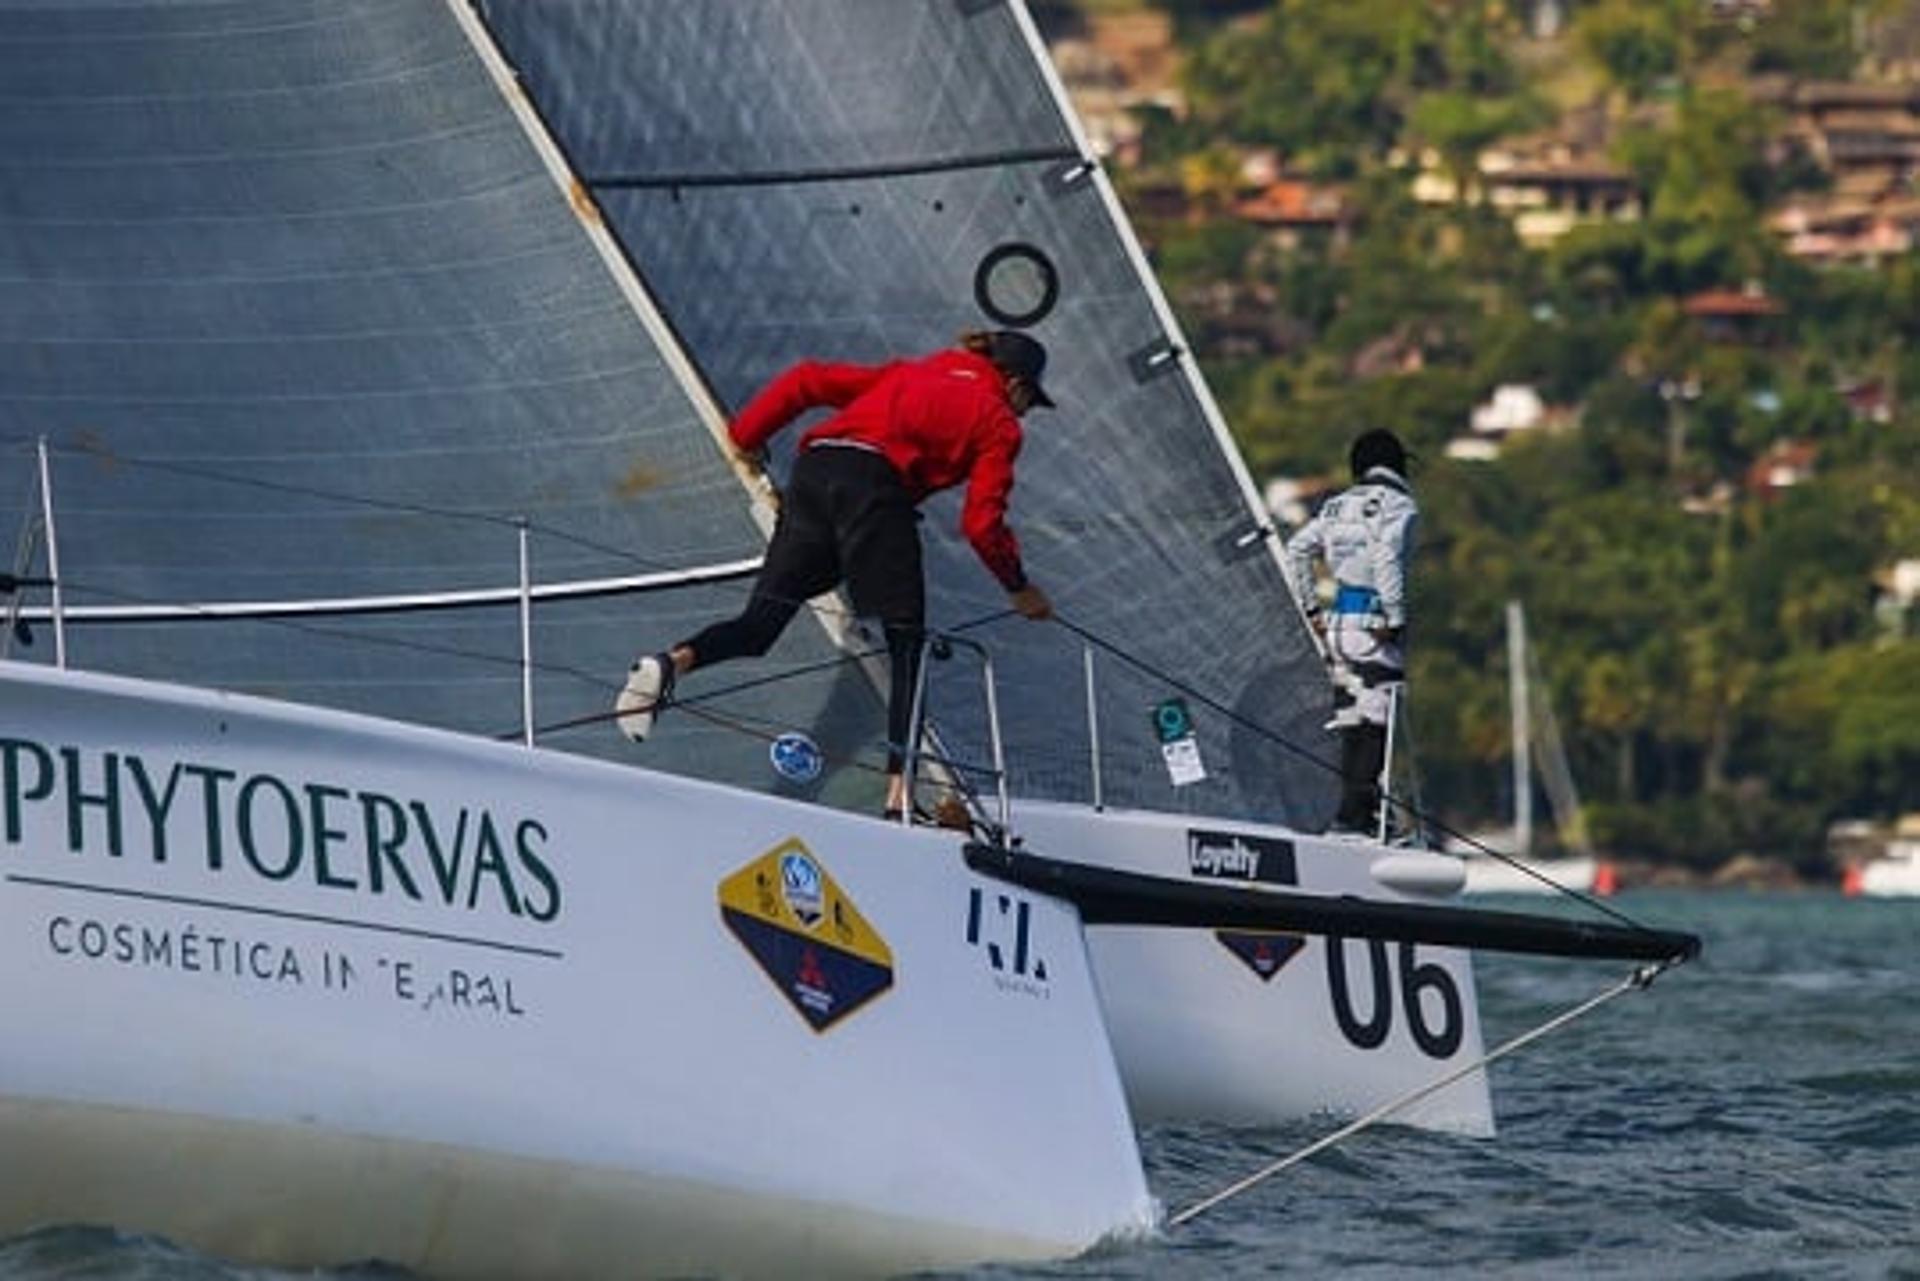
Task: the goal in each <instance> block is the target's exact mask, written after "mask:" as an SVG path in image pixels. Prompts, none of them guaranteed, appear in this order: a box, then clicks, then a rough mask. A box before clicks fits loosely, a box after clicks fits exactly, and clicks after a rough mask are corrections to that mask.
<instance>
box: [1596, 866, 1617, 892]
mask: <svg viewBox="0 0 1920 1281" xmlns="http://www.w3.org/2000/svg"><path fill="white" fill-rule="evenodd" d="M1619 888H1620V878H1619V877H1618V876H1617V875H1615V873H1614V870H1613V864H1611V863H1608V862H1606V861H1605V860H1602V861H1601V863H1600V865H1599V866H1598V867H1596V868H1594V869H1593V892H1594V893H1595V894H1598V895H1599V896H1600V897H1601V898H1606V897H1608V896H1609V895H1611V894H1613V893H1614V892H1615V891H1617V890H1618V889H1619Z"/></svg>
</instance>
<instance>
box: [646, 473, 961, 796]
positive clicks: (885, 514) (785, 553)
mask: <svg viewBox="0 0 1920 1281" xmlns="http://www.w3.org/2000/svg"><path fill="white" fill-rule="evenodd" d="M918 522H919V513H918V512H916V511H915V510H914V506H913V499H912V498H911V497H909V496H908V494H907V490H906V486H904V485H902V484H901V483H900V475H899V473H898V472H896V471H894V469H893V464H891V463H889V462H888V461H887V460H886V459H885V458H883V457H882V456H881V455H879V454H877V453H874V452H873V451H871V450H866V449H857V448H853V447H851V446H836V445H815V446H814V447H813V448H811V449H808V450H806V451H804V452H803V453H801V455H800V457H799V460H798V461H797V462H795V463H794V466H793V477H792V479H791V481H790V482H789V483H788V485H787V489H786V492H785V493H784V494H783V495H781V502H780V517H779V519H778V520H777V521H776V522H775V523H774V527H773V541H772V542H770V543H769V544H768V545H767V558H766V560H765V562H764V563H763V564H762V565H761V567H760V577H759V579H758V580H757V581H756V582H755V583H754V585H753V595H752V596H751V597H750V598H748V600H747V607H746V608H745V609H744V610H742V611H741V612H740V614H739V616H738V617H735V618H730V619H728V620H727V621H725V622H722V623H715V624H714V625H713V626H711V627H708V628H706V629H704V630H703V631H701V632H699V633H698V634H696V635H694V636H693V637H691V638H689V639H688V640H686V641H685V642H683V643H684V644H685V645H686V646H687V647H688V648H689V649H691V650H692V651H693V659H694V664H695V666H698V667H705V666H707V665H709V664H711V663H722V662H725V661H727V660H728V659H730V658H757V657H759V656H760V655H762V654H764V653H766V652H767V650H768V649H770V648H772V646H773V642H774V640H775V639H776V638H777V637H778V636H779V635H780V633H781V632H782V631H784V630H786V626H787V624H788V623H790V622H792V621H793V616H794V614H795V613H796V612H797V611H798V610H799V608H800V606H801V605H803V604H805V603H806V602H807V601H809V600H811V599H812V598H813V597H815V596H818V595H820V594H821V593H822V592H826V591H831V590H832V589H833V588H835V587H838V586H839V585H840V584H841V583H843V582H844V583H846V585H847V591H848V594H849V595H851V596H852V597H853V610H854V613H856V614H859V615H860V616H862V617H865V618H878V619H879V620H880V622H881V625H882V627H884V628H885V630H886V636H887V655H888V658H889V660H890V661H889V665H890V667H891V668H892V683H891V688H890V690H889V692H888V699H887V768H888V769H889V770H891V771H894V772H898V771H899V769H900V768H901V765H902V763H903V760H904V751H905V744H906V741H907V734H908V731H909V729H910V728H911V727H910V726H909V725H908V721H909V720H911V719H912V717H913V687H914V681H915V678H916V677H917V675H918V674H919V670H920V641H921V635H922V630H923V628H924V625H925V622H926V614H927V600H926V584H925V583H924V582H923V581H922V578H921V568H920V530H919V527H918Z"/></svg>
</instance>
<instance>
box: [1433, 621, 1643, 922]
mask: <svg viewBox="0 0 1920 1281" xmlns="http://www.w3.org/2000/svg"><path fill="white" fill-rule="evenodd" d="M1506 625H1507V689H1508V706H1509V708H1510V711H1511V714H1512V722H1513V733H1512V739H1513V757H1512V768H1513V829H1512V831H1511V832H1507V833H1495V834H1492V835H1490V836H1488V837H1487V838H1485V840H1484V841H1476V842H1475V843H1474V844H1475V845H1486V846H1488V847H1490V848H1491V849H1493V850H1494V851H1496V852H1497V853H1498V854H1499V857H1494V856H1492V855H1490V854H1488V853H1487V852H1486V850H1484V849H1482V850H1476V849H1474V847H1473V846H1472V845H1462V846H1458V847H1457V848H1458V849H1459V850H1460V852H1461V853H1462V854H1463V855H1465V857H1466V868H1467V883H1466V889H1467V892H1468V893H1470V894H1557V893H1560V892H1561V891H1563V890H1578V891H1583V892H1584V891H1595V892H1598V893H1602V894H1605V893H1611V892H1612V880H1613V873H1612V869H1611V868H1610V867H1608V866H1607V865H1606V864H1604V863H1603V862H1602V861H1601V860H1600V859H1599V858H1598V857H1597V856H1596V855H1595V854H1594V852H1593V847H1592V845H1591V844H1590V843H1589V842H1588V841H1587V836H1586V823H1585V821H1584V819H1583V817H1582V815H1581V811H1580V798H1579V795H1578V794H1577V793H1576V792H1575V790H1574V785H1573V774H1572V772H1571V771H1570V770H1569V769H1568V768H1567V756H1566V749H1565V747H1564V746H1563V745H1562V743H1561V740H1560V732H1559V727H1558V725H1557V724H1556V723H1555V722H1554V719H1553V708H1552V706H1551V705H1550V704H1549V703H1548V702H1547V701H1546V698H1545V695H1544V693H1542V694H1539V695H1536V694H1535V693H1534V690H1535V688H1536V687H1537V688H1539V689H1541V690H1544V689H1545V685H1544V683H1543V682H1541V681H1540V680H1539V674H1538V672H1537V671H1536V670H1535V663H1534V658H1533V651H1532V649H1531V648H1530V647H1529V646H1528V644H1527V618H1526V613H1525V611H1524V610H1523V609H1522V608H1521V606H1520V602H1519V601H1508V602H1507V608H1506ZM1536 702H1537V703H1538V705H1539V708H1540V713H1541V714H1540V715H1539V716H1538V717H1537V718H1536V716H1535V715H1534V706H1535V704H1536ZM1536 746H1537V747H1538V748H1539V749H1540V752H1541V757H1542V760H1541V764H1540V776H1541V778H1542V780H1543V781H1544V782H1545V784H1546V789H1545V790H1546V794H1547V800H1548V804H1549V805H1551V806H1552V809H1553V818H1554V824H1555V827H1556V829H1557V830H1558V832H1559V833H1560V838H1561V840H1562V841H1563V842H1564V843H1565V845H1566V850H1565V852H1564V853H1559V854H1555V855H1552V856H1550V857H1539V856H1537V855H1536V854H1535V852H1534V830H1533V784H1534V765H1533V753H1534V750H1535V748H1536Z"/></svg>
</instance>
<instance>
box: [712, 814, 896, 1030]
mask: <svg viewBox="0 0 1920 1281" xmlns="http://www.w3.org/2000/svg"><path fill="white" fill-rule="evenodd" d="M720 918H721V919H722V920H724V921H725V922H726V923H727V928H728V929H729V930H732V931H733V936H734V937H735V938H737V939H739V940H740V944H741V946H742V947H744V948H746V949H747V954H748V955H749V956H751V957H753V959H754V960H755V961H757V962H758V963H759V965H760V968H761V969H762V970H764V971H766V975H767V977H768V978H770V979H772V980H773V982H774V986H776V987H778V988H779V989H780V991H781V993H782V994H783V995H785V997H786V998H787V1000H788V1002H789V1003H791V1004H792V1006H793V1008H794V1009H795V1010H797V1011H799V1013H800V1017H801V1018H803V1019H805V1020H806V1021H807V1024H808V1025H809V1026H810V1027H812V1028H813V1030H814V1031H816V1032H824V1031H826V1030H827V1029H828V1028H829V1027H831V1026H832V1025H833V1024H834V1023H836V1022H838V1021H839V1020H840V1019H843V1018H845V1017H846V1016H847V1015H849V1014H851V1013H853V1012H854V1011H855V1010H857V1009H859V1008H860V1007H861V1006H862V1005H865V1004H866V1003H867V1002H868V1001H871V1000H873V998H875V997H876V996H879V995H880V994H881V993H882V992H885V991H886V990H887V989H888V988H890V987H892V986H893V952H892V951H891V950H890V949H889V948H888V947H887V941H886V940H885V939H883V938H881V937H880V934H879V931H877V930H875V929H874V928H873V926H871V925H869V924H868V923H867V919H866V918H865V917H864V916H861V915H860V911H859V909H858V908H856V907H854V905H853V900H852V899H850V898H848V897H847V895H846V891H844V890H842V889H841V888H840V886H839V885H838V884H836V883H835V882H834V879H833V878H832V877H831V876H829V875H827V870H826V868H825V867H823V866H821V864H820V860H819V859H817V858H815V857H814V856H813V851H811V850H809V849H808V848H807V847H806V845H805V844H804V843H802V842H801V840H800V838H799V837H793V838H790V839H788V840H786V841H783V842H781V843H780V844H779V845H776V846H774V847H773V848H772V849H770V850H768V851H767V852H766V853H765V854H762V855H761V856H760V857H759V858H757V859H755V860H753V862H751V863H749V864H747V865H746V866H745V867H743V868H741V869H740V870H739V871H737V872H735V873H734V874H733V875H732V876H729V877H728V878H727V879H726V880H724V881H722V882H720Z"/></svg>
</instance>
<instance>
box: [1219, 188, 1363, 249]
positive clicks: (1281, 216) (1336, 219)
mask: <svg viewBox="0 0 1920 1281" xmlns="http://www.w3.org/2000/svg"><path fill="white" fill-rule="evenodd" d="M1233 212H1234V214H1235V215H1236V216H1238V217H1239V218H1241V219H1242V220H1243V221H1245V222H1249V223H1251V224H1253V225H1254V226H1256V227H1261V228H1264V229H1265V230H1266V231H1267V233H1268V236H1269V238H1270V239H1271V240H1272V241H1273V243H1274V244H1276V245H1277V246H1279V247H1280V248H1282V249H1286V250H1294V249H1299V248H1301V247H1302V246H1305V245H1317V246H1323V247H1327V246H1330V247H1332V248H1336V249H1337V248H1342V247H1344V246H1345V245H1346V243H1347V241H1348V239H1349V238H1350V235H1351V232H1352V229H1353V220H1354V214H1353V210H1352V208H1351V207H1350V206H1349V205H1348V203H1347V197H1346V193H1345V192H1343V191H1342V190H1340V189H1339V188H1338V187H1331V186H1323V185H1320V184H1317V183H1311V182H1304V181H1301V180H1298V179H1290V178H1284V177H1277V178H1275V179H1274V180H1273V181H1271V182H1269V183H1267V184H1266V185H1265V186H1263V187H1261V188H1260V189H1259V190H1256V191H1255V192H1253V193H1252V194H1251V195H1247V196H1243V197H1242V198H1241V199H1239V200H1238V201H1236V202H1235V203H1234V206H1233Z"/></svg>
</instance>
